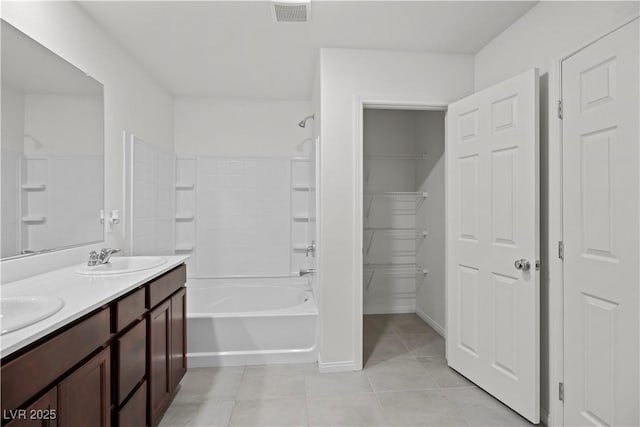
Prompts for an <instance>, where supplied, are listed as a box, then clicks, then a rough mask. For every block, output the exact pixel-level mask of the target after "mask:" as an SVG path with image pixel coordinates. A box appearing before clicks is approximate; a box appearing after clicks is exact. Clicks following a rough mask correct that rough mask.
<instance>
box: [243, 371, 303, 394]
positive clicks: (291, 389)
mask: <svg viewBox="0 0 640 427" xmlns="http://www.w3.org/2000/svg"><path fill="white" fill-rule="evenodd" d="M298 396H299V397H304V396H305V374H304V373H303V372H300V371H290V372H283V371H278V372H273V371H270V370H266V371H264V372H249V373H245V375H244V376H243V377H242V381H241V382H240V387H239V388H238V393H237V395H236V399H237V400H258V399H269V398H277V397H279V398H281V397H298Z"/></svg>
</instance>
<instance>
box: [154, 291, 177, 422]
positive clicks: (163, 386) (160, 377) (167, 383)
mask: <svg viewBox="0 0 640 427" xmlns="http://www.w3.org/2000/svg"><path fill="white" fill-rule="evenodd" d="M148 324H149V334H148V338H149V355H148V357H149V378H148V381H149V403H150V408H149V420H150V424H151V425H152V426H153V425H156V424H157V422H158V421H159V420H160V418H161V417H162V414H163V413H164V411H165V409H166V408H167V406H168V405H169V402H170V399H171V391H172V387H171V301H170V300H166V301H165V302H164V303H162V304H160V305H159V306H158V307H156V308H155V309H153V310H152V311H151V312H150V313H149V323H148Z"/></svg>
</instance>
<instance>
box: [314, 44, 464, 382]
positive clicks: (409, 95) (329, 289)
mask: <svg viewBox="0 0 640 427" xmlns="http://www.w3.org/2000/svg"><path fill="white" fill-rule="evenodd" d="M320 79H321V82H320V86H321V90H320V92H321V104H322V105H321V115H322V123H321V135H322V142H321V149H320V183H319V190H320V195H319V197H320V203H321V210H320V222H321V233H320V236H319V240H320V245H319V262H320V269H321V271H322V272H323V275H322V277H321V286H322V290H321V301H320V362H321V367H322V366H325V367H327V368H330V367H332V368H335V369H348V368H350V367H353V366H355V367H357V366H358V365H359V363H360V361H356V360H354V346H355V344H356V340H360V339H361V337H360V336H359V331H358V332H356V331H355V330H354V328H353V327H352V325H353V323H354V315H359V313H357V312H355V311H354V306H355V305H354V303H355V302H356V301H355V298H360V287H361V286H362V284H361V283H360V282H359V280H358V279H359V278H356V277H355V273H356V271H357V270H358V269H359V268H360V267H359V264H361V262H362V260H361V257H359V256H357V255H356V254H357V252H358V249H357V248H358V247H359V242H356V236H359V233H360V231H358V229H361V227H362V223H361V218H356V213H355V208H356V206H355V204H356V203H359V202H358V201H357V199H356V197H355V183H354V174H353V169H354V168H353V165H354V149H355V147H356V141H357V135H356V134H355V126H356V123H355V117H356V116H355V113H354V100H355V97H356V96H357V95H361V96H371V97H381V98H384V97H390V96H393V97H396V98H397V99H399V100H404V101H407V102H409V101H412V100H413V101H424V102H431V103H434V104H439V103H442V104H447V103H449V102H451V101H453V100H455V99H458V98H461V97H463V96H464V95H467V94H469V93H471V92H472V90H473V57H472V56H469V55H447V54H428V53H414V52H388V51H374V50H349V49H321V51H320Z"/></svg>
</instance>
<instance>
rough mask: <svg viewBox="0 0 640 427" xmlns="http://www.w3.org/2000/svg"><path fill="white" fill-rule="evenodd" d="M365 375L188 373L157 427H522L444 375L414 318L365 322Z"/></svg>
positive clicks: (277, 369)
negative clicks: (227, 426) (228, 426)
mask: <svg viewBox="0 0 640 427" xmlns="http://www.w3.org/2000/svg"><path fill="white" fill-rule="evenodd" d="M364 353H365V368H364V370H362V371H360V372H341V373H332V374H320V373H318V369H317V365H316V364H304V365H269V366H246V367H232V368H198V369H190V370H189V371H188V372H187V375H186V376H185V378H184V379H183V380H182V386H181V388H180V390H179V391H178V394H177V395H176V398H175V400H174V401H173V403H172V404H171V407H170V408H169V409H168V411H167V413H166V414H165V416H164V418H163V420H162V422H161V424H160V426H161V427H174V426H207V427H209V426H226V425H230V426H376V425H377V426H437V427H446V426H492V427H493V426H526V425H530V424H529V423H528V422H527V421H526V420H525V419H524V418H521V417H520V416H519V415H517V414H516V413H515V412H513V411H511V410H510V409H509V408H507V407H506V406H504V405H502V404H501V403H500V402H498V401H497V400H495V399H494V398H492V397H491V396H489V395H488V394H486V393H485V392H483V391H482V390H480V389H479V388H477V387H476V386H474V385H473V384H471V383H470V382H468V381H467V380H466V379H465V378H464V377H462V376H460V375H459V374H457V373H456V372H455V371H453V370H451V369H449V368H448V367H447V363H446V361H445V359H444V339H443V338H442V337H440V336H439V335H438V334H437V333H436V332H435V331H434V330H433V329H431V328H430V327H429V326H428V325H427V324H425V323H424V322H423V321H422V320H421V319H420V318H419V317H418V316H416V315H415V314H393V315H371V316H365V319H364Z"/></svg>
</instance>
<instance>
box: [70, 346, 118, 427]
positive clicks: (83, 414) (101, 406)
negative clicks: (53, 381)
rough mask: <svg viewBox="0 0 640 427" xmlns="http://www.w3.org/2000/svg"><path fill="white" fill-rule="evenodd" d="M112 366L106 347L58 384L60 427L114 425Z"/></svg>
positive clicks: (106, 426) (105, 426)
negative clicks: (112, 416)
mask: <svg viewBox="0 0 640 427" xmlns="http://www.w3.org/2000/svg"><path fill="white" fill-rule="evenodd" d="M110 362H111V349H110V348H109V347H107V348H106V349H104V350H102V351H101V352H100V353H98V354H97V355H95V356H94V357H92V358H91V359H89V361H88V362H86V363H85V364H84V365H82V366H80V367H79V368H78V369H76V370H75V371H74V372H73V373H72V374H71V375H69V376H68V377H67V378H65V379H64V380H62V382H60V383H59V384H58V424H59V425H60V427H85V426H95V427H108V426H110V425H111V382H110V378H111V364H110Z"/></svg>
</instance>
